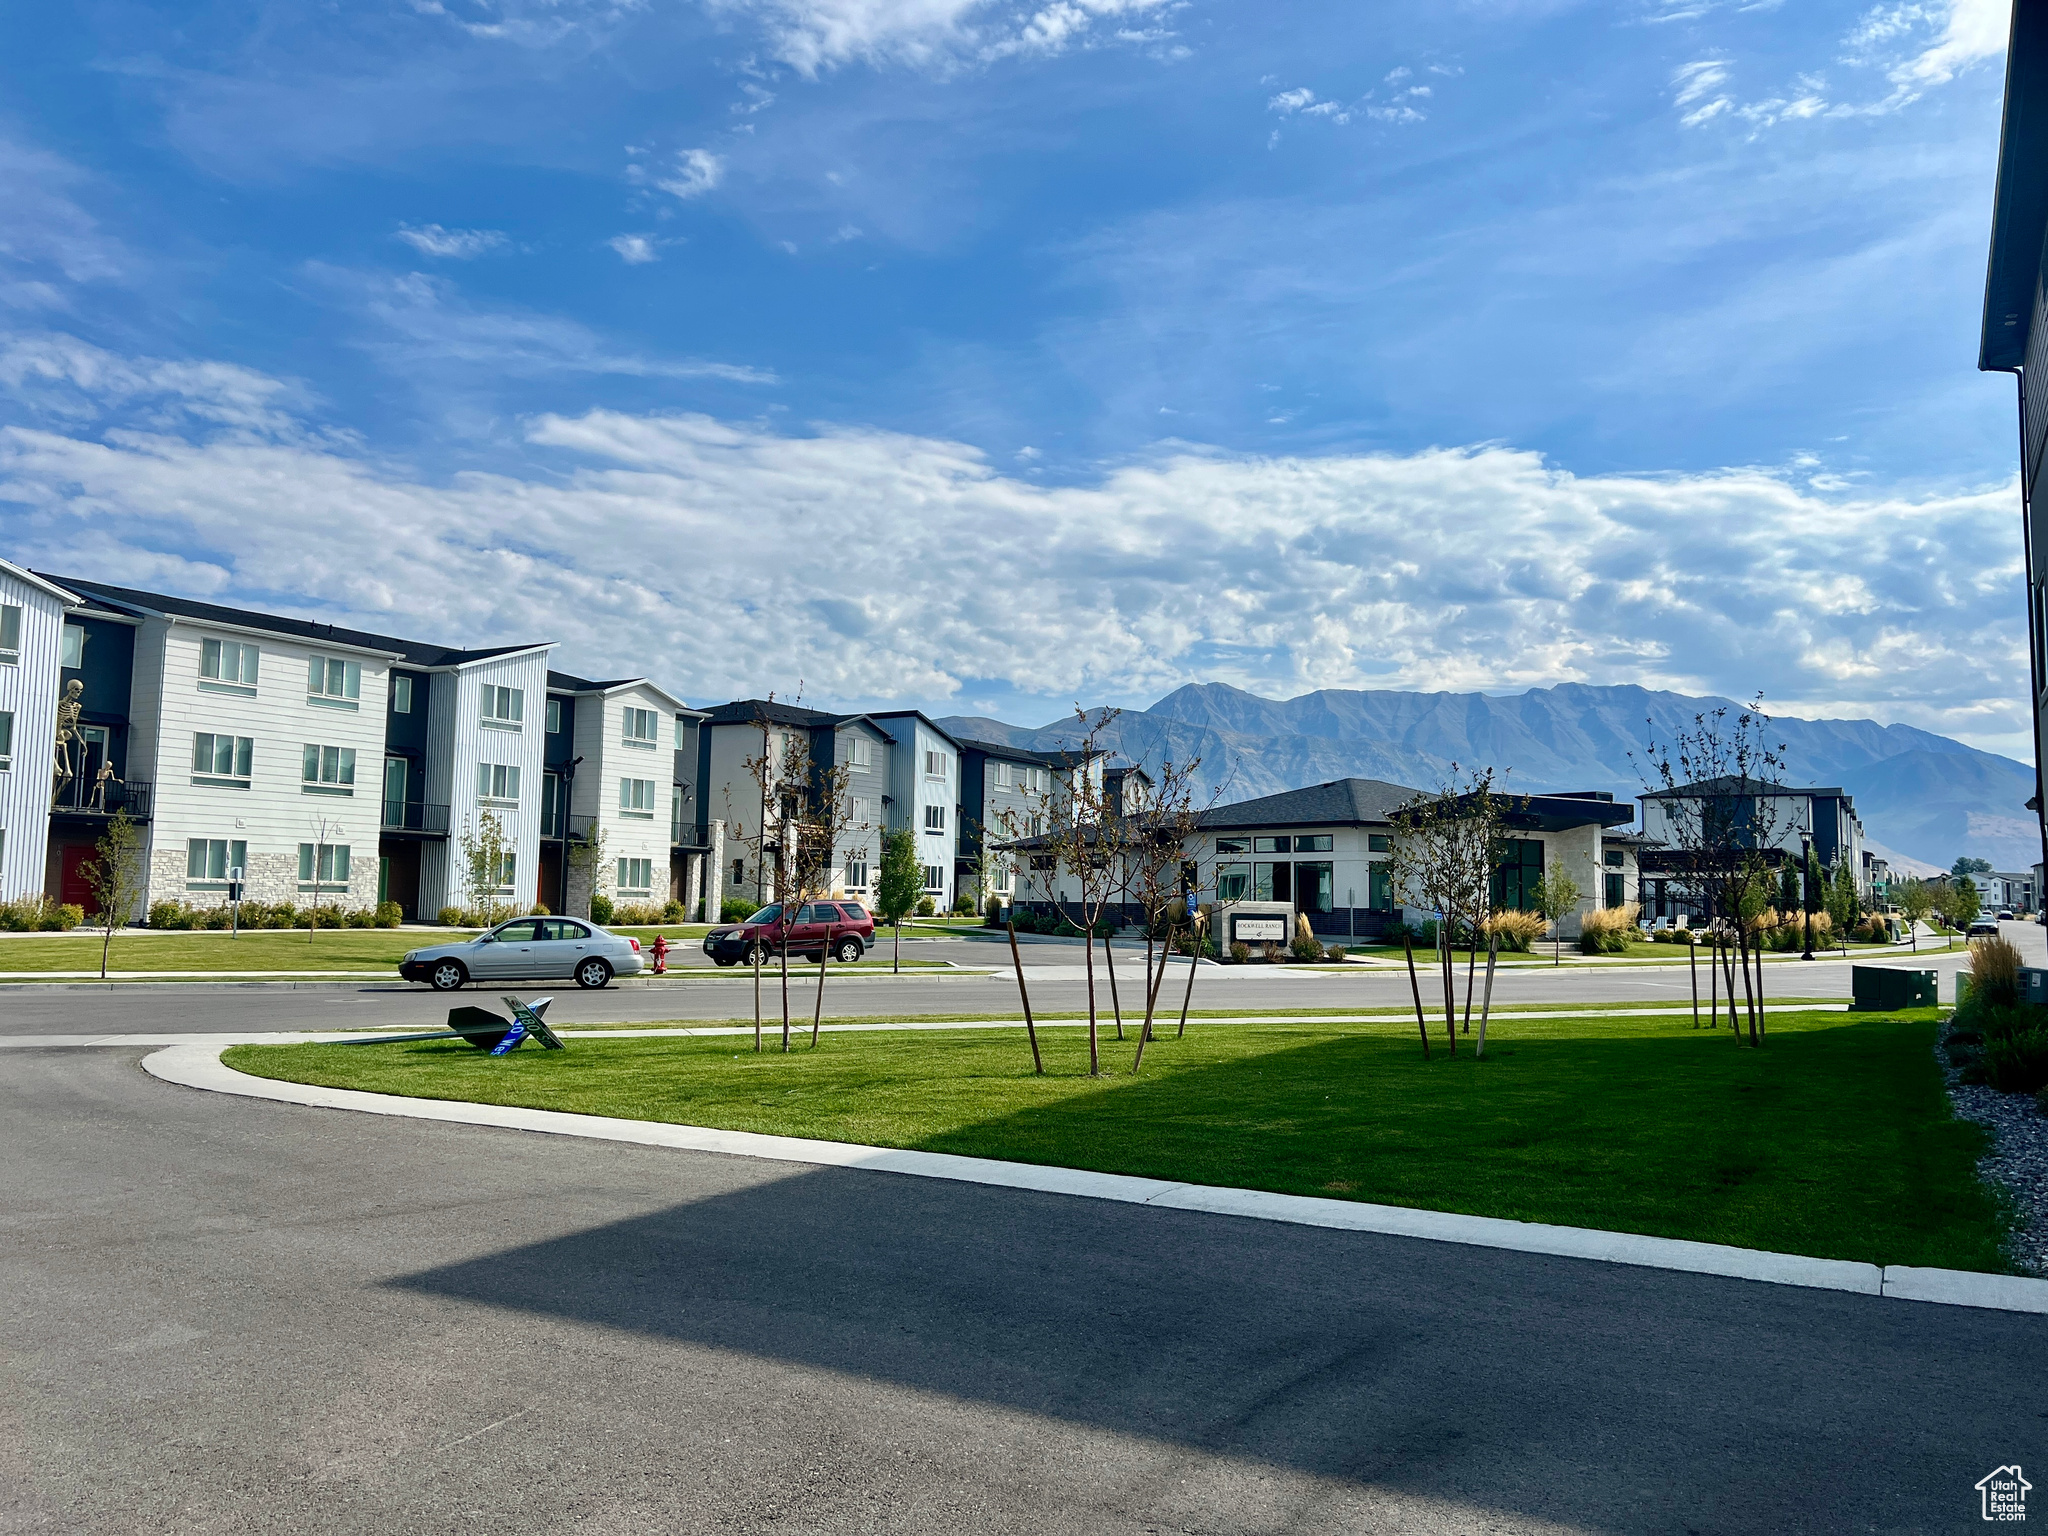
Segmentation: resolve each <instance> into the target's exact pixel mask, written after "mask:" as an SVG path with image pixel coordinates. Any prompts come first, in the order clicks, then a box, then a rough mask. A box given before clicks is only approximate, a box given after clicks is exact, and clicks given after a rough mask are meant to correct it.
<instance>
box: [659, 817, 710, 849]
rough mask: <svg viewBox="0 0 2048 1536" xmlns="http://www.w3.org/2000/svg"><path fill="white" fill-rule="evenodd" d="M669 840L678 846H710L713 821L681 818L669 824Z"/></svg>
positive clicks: (674, 845) (672, 844) (671, 843)
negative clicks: (684, 819)
mask: <svg viewBox="0 0 2048 1536" xmlns="http://www.w3.org/2000/svg"><path fill="white" fill-rule="evenodd" d="M668 840H669V844H670V846H672V847H676V848H709V847H710V846H711V823H710V822H708V821H683V820H681V819H680V818H677V819H674V820H671V821H670V822H669V824H668Z"/></svg>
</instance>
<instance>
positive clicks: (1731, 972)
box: [1721, 942, 1742, 1045]
mask: <svg viewBox="0 0 2048 1536" xmlns="http://www.w3.org/2000/svg"><path fill="white" fill-rule="evenodd" d="M1721 969H1722V972H1723V979H1724V980H1726V981H1727V983H1728V1027H1729V1028H1730V1029H1732V1030H1734V1031H1735V1043H1736V1044H1737V1045H1740V1044H1742V1015H1741V1014H1740V1013H1739V1012H1737V1011H1736V1000H1735V945H1734V944H1733V943H1732V942H1731V943H1729V944H1728V945H1727V946H1726V947H1725V948H1724V949H1723V951H1722V960H1721Z"/></svg>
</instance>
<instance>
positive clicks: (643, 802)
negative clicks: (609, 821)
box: [619, 779, 654, 820]
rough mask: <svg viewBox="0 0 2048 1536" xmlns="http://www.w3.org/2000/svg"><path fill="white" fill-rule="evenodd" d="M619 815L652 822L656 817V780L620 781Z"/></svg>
mask: <svg viewBox="0 0 2048 1536" xmlns="http://www.w3.org/2000/svg"><path fill="white" fill-rule="evenodd" d="M619 814H620V815H621V816H632V817H635V818H640V817H645V818H647V819H649V820H651V819H652V818H653V816H654V780H652V779H621V780H619Z"/></svg>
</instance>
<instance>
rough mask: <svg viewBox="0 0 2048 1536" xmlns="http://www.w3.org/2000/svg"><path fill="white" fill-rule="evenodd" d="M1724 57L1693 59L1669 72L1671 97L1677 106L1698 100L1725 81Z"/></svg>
mask: <svg viewBox="0 0 2048 1536" xmlns="http://www.w3.org/2000/svg"><path fill="white" fill-rule="evenodd" d="M1727 79H1728V61H1727V60H1726V59H1695V60H1694V61H1693V62H1692V63H1690V64H1681V65H1679V66H1678V68H1677V69H1675V70H1673V71H1672V72H1671V99H1672V101H1674V102H1675V103H1677V104H1678V105H1679V106H1681V107H1682V106H1685V105H1686V104H1687V103H1689V102H1694V101H1697V100H1699V98H1700V97H1702V96H1704V95H1706V94H1707V92H1709V91H1711V90H1714V89H1715V88H1716V87H1718V86H1721V85H1723V84H1725V83H1726V82H1727Z"/></svg>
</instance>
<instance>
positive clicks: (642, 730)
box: [624, 709, 660, 747]
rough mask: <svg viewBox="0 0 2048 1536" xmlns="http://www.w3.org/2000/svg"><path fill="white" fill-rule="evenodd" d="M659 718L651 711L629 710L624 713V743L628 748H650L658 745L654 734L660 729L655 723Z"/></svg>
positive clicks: (657, 739)
mask: <svg viewBox="0 0 2048 1536" xmlns="http://www.w3.org/2000/svg"><path fill="white" fill-rule="evenodd" d="M659 718H660V717H659V716H657V715H656V714H655V713H654V711H653V710H651V709H629V710H627V711H626V720H625V737H624V740H625V743H626V745H627V746H629V747H651V746H654V745H656V744H657V743H658V741H659V738H658V737H657V736H656V735H655V732H656V731H658V730H659V729H660V727H659V726H658V725H657V724H656V723H655V722H656V721H657V720H658V719H659Z"/></svg>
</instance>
